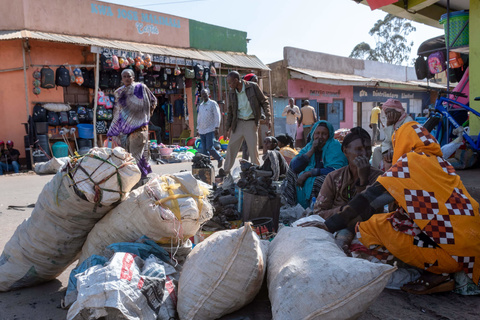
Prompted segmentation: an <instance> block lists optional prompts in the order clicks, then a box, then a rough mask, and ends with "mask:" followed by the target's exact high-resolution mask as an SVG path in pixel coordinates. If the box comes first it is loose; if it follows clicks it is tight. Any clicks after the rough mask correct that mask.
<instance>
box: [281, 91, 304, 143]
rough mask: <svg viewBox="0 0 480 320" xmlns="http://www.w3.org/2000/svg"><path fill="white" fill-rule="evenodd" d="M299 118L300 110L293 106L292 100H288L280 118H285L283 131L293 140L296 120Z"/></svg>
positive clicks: (295, 132)
mask: <svg viewBox="0 0 480 320" xmlns="http://www.w3.org/2000/svg"><path fill="white" fill-rule="evenodd" d="M301 116H302V114H301V113H300V109H299V108H298V107H297V106H296V105H295V104H294V100H293V98H290V99H289V100H288V106H286V107H285V108H284V109H283V113H282V117H286V118H287V123H286V125H285V129H286V133H287V134H288V135H289V136H290V137H292V138H295V136H296V135H297V118H300V117H301ZM294 141H295V140H294Z"/></svg>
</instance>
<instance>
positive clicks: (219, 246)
mask: <svg viewBox="0 0 480 320" xmlns="http://www.w3.org/2000/svg"><path fill="white" fill-rule="evenodd" d="M267 244H268V242H267ZM267 251H268V247H267V246H266V245H265V242H261V240H260V239H259V238H258V236H257V235H256V234H255V233H254V232H253V231H252V228H251V223H249V222H248V223H246V224H245V226H244V227H242V228H240V229H237V230H225V231H219V232H216V233H214V234H213V235H211V236H210V237H208V238H207V239H205V241H203V242H201V243H199V244H198V245H196V246H195V248H193V250H192V252H191V253H190V254H189V255H188V257H187V261H186V262H185V264H184V266H183V269H182V273H181V275H180V280H179V283H178V304H177V311H178V315H179V316H180V319H181V320H190V319H202V320H203V319H217V318H220V317H221V316H223V315H226V314H229V313H231V312H233V311H235V310H238V309H240V308H242V307H243V306H245V305H247V304H248V303H250V302H251V301H252V300H253V299H254V298H255V296H256V295H257V293H258V292H259V291H260V288H261V286H262V282H263V278H264V275H265V268H266V255H267ZM291 319H299V318H291Z"/></svg>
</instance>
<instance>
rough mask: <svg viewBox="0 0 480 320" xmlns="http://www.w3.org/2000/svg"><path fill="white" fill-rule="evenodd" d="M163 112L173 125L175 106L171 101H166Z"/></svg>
mask: <svg viewBox="0 0 480 320" xmlns="http://www.w3.org/2000/svg"><path fill="white" fill-rule="evenodd" d="M162 109H163V111H164V112H165V117H166V119H167V121H168V122H169V123H173V106H172V104H171V103H170V101H168V100H166V101H165V104H164V105H163V106H162Z"/></svg>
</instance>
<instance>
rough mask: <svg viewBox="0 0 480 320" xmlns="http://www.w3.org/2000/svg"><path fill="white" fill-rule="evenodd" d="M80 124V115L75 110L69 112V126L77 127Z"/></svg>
mask: <svg viewBox="0 0 480 320" xmlns="http://www.w3.org/2000/svg"><path fill="white" fill-rule="evenodd" d="M78 123H79V120H78V114H77V111H75V110H70V111H68V124H69V125H70V126H76V125H77V124H78Z"/></svg>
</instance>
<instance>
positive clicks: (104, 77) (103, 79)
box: [98, 70, 110, 89]
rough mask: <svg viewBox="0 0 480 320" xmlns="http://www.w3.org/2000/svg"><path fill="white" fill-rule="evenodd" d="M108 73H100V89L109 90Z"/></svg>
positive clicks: (103, 71)
mask: <svg viewBox="0 0 480 320" xmlns="http://www.w3.org/2000/svg"><path fill="white" fill-rule="evenodd" d="M109 83H110V73H109V72H108V71H106V70H102V71H100V79H99V81H98V86H99V87H100V88H102V89H106V88H110V85H109Z"/></svg>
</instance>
